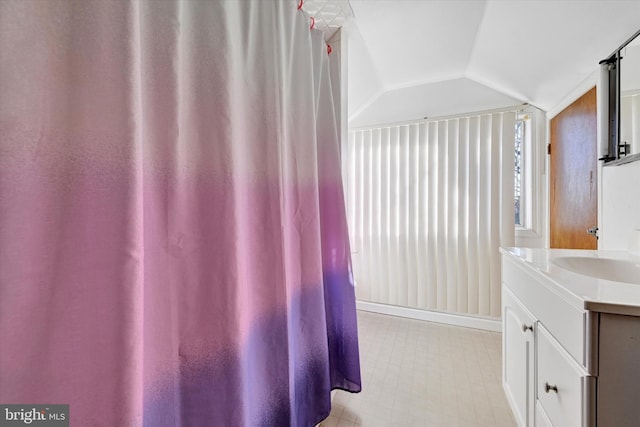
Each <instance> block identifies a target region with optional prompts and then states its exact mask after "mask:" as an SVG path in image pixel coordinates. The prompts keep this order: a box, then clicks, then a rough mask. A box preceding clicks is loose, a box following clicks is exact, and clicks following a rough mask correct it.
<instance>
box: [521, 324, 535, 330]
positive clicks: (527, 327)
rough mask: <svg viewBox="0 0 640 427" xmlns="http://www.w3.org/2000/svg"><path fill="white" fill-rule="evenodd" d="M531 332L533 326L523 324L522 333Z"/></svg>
mask: <svg viewBox="0 0 640 427" xmlns="http://www.w3.org/2000/svg"><path fill="white" fill-rule="evenodd" d="M527 331H531V332H533V325H527V324H526V323H523V324H522V332H527Z"/></svg>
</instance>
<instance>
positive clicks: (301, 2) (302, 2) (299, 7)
mask: <svg viewBox="0 0 640 427" xmlns="http://www.w3.org/2000/svg"><path fill="white" fill-rule="evenodd" d="M303 4H304V0H300V1H298V10H300V9H302V5H303Z"/></svg>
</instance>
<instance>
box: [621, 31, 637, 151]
mask: <svg viewBox="0 0 640 427" xmlns="http://www.w3.org/2000/svg"><path fill="white" fill-rule="evenodd" d="M620 145H621V147H622V150H623V151H625V152H626V151H628V154H635V153H640V36H636V38H635V39H633V41H631V42H630V43H629V44H628V45H627V46H625V47H624V48H623V49H622V50H621V52H620Z"/></svg>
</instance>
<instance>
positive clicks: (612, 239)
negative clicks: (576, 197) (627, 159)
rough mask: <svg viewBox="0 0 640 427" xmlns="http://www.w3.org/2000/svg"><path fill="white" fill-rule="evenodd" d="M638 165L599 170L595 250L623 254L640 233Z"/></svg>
mask: <svg viewBox="0 0 640 427" xmlns="http://www.w3.org/2000/svg"><path fill="white" fill-rule="evenodd" d="M639 185H640V161H637V162H633V163H627V164H625V165H620V166H605V167H603V168H602V198H603V200H602V202H603V203H602V214H601V221H602V222H601V227H600V241H599V242H598V249H607V250H626V249H627V248H628V244H629V238H630V236H631V232H632V231H633V230H635V229H640V186H639Z"/></svg>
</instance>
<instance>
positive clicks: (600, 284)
mask: <svg viewBox="0 0 640 427" xmlns="http://www.w3.org/2000/svg"><path fill="white" fill-rule="evenodd" d="M500 252H502V253H503V255H504V256H505V257H510V258H512V259H513V260H514V261H516V262H521V263H522V265H523V266H525V267H526V268H529V269H531V270H533V271H535V272H537V273H540V274H541V275H542V276H543V278H546V279H548V280H545V281H543V282H542V284H543V285H545V286H548V287H551V288H552V289H553V290H554V291H555V292H556V293H557V294H559V295H561V296H562V297H563V298H564V299H565V300H567V301H568V302H569V303H571V304H572V305H575V306H577V307H581V308H583V309H586V310H591V311H598V312H604V313H613V314H625V315H630V316H640V285H638V284H632V283H625V282H615V281H611V280H605V279H599V278H595V277H591V276H586V275H582V274H579V273H574V272H571V271H569V270H565V269H562V268H560V267H558V266H556V265H555V264H554V263H553V262H552V260H553V259H554V258H558V257H574V256H580V257H593V258H609V259H616V260H624V261H633V262H637V263H640V257H638V256H637V255H632V254H631V253H630V252H625V251H598V250H573V249H543V248H500Z"/></svg>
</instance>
